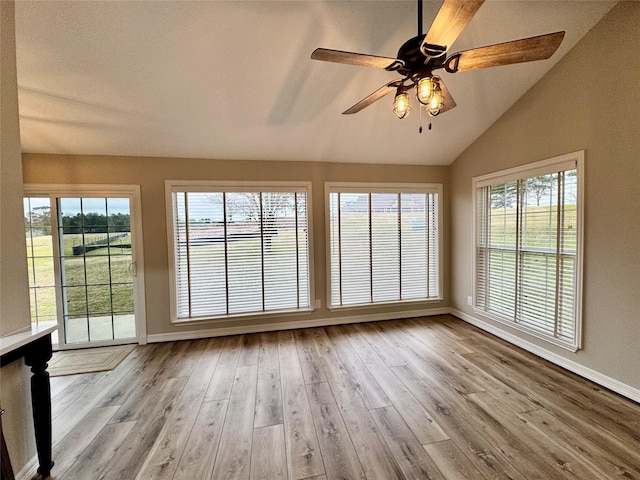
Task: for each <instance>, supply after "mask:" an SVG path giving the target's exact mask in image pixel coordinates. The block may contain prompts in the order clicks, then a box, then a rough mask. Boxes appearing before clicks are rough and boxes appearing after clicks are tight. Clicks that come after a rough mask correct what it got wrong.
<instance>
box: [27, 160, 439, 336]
mask: <svg viewBox="0 0 640 480" xmlns="http://www.w3.org/2000/svg"><path fill="white" fill-rule="evenodd" d="M23 172H24V182H25V183H26V184H38V183H48V184H138V185H140V186H141V196H142V228H143V237H144V265H145V272H144V273H145V292H146V302H145V304H146V318H147V334H148V335H150V336H151V339H153V335H162V334H181V333H184V332H193V331H196V330H207V329H225V328H227V327H242V326H259V325H263V324H268V323H279V324H281V323H286V322H298V321H303V322H304V321H308V320H311V321H313V320H322V319H332V318H333V319H336V318H339V319H343V321H351V320H355V319H357V317H364V318H367V316H370V315H377V316H378V317H376V318H383V317H393V316H394V315H396V316H402V315H406V312H422V313H424V312H426V311H428V310H432V309H442V308H446V307H448V306H449V303H448V298H449V295H448V278H449V275H448V272H449V269H448V254H447V251H446V248H447V247H446V246H447V245H448V243H449V236H448V228H449V227H448V221H447V219H448V218H449V203H448V184H447V182H448V174H447V172H448V168H447V167H436V166H434V167H430V166H419V165H377V164H338V163H330V162H326V163H325V162H322V163H319V162H277V161H248V160H242V161H240V160H233V161H232V160H210V159H175V158H146V157H143V158H137V157H101V156H95V157H94V156H66V155H44V154H29V153H24V154H23ZM165 180H195V181H204V180H212V181H240V182H242V181H244V182H299V181H302V182H311V184H312V196H311V202H310V206H311V215H312V217H311V218H310V219H309V222H310V224H311V228H312V248H313V264H312V270H313V280H314V284H315V295H314V296H313V298H312V299H311V300H312V305H313V304H314V303H315V299H320V300H321V303H322V306H321V307H320V308H317V309H315V310H314V311H313V312H312V313H295V314H286V315H279V316H278V315H276V316H273V315H270V316H262V317H261V316H255V317H251V318H236V319H234V320H231V321H227V320H225V321H217V322H215V323H211V322H202V323H189V324H182V325H175V324H173V323H172V322H171V319H170V302H169V298H170V285H169V281H170V278H169V270H168V269H169V255H168V251H167V248H168V247H167V245H168V239H167V228H170V226H168V225H167V215H166V203H165ZM325 182H358V183H361V182H371V183H400V184H404V183H406V184H415V183H436V184H442V185H443V189H444V191H443V195H442V197H443V199H442V200H443V205H442V206H443V212H442V218H443V220H444V221H443V224H442V236H443V238H442V245H443V246H444V252H443V254H442V258H443V266H442V270H441V271H442V276H443V279H444V285H443V292H442V298H443V299H444V300H442V301H430V302H422V303H421V302H415V303H408V304H397V303H395V304H388V305H379V306H375V307H358V308H349V309H347V310H342V311H338V310H333V311H331V310H329V309H327V292H326V284H327V269H326V265H327V258H326V236H325V233H326V232H325V197H324V195H325V185H324V184H325ZM402 312H405V313H402ZM418 314H419V313H418ZM337 321H339V320H337ZM161 338H163V337H156V339H161ZM165 338H166V337H165Z"/></svg>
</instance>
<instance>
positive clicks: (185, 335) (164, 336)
mask: <svg viewBox="0 0 640 480" xmlns="http://www.w3.org/2000/svg"><path fill="white" fill-rule="evenodd" d="M448 313H450V310H449V308H447V307H442V308H430V309H424V310H410V311H404V312H392V313H373V314H369V315H353V316H347V317H334V318H319V319H315V320H300V321H294V322H275V323H264V324H260V325H244V326H237V327H223V328H210V329H206V330H189V331H187V332H178V333H156V334H151V335H147V341H148V342H149V343H155V342H174V341H177V340H195V339H198V338H209V337H222V336H225V335H240V334H245V333H258V332H272V331H276V330H292V329H296V328H313V327H328V326H331V325H343V324H345V323H362V322H377V321H381V320H398V319H401V318H415V317H427V316H431V315H446V314H448Z"/></svg>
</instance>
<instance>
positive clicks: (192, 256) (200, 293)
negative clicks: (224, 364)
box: [171, 185, 310, 321]
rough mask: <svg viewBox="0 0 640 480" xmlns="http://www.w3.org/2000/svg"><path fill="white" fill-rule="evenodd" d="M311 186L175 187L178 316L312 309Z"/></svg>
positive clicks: (176, 313)
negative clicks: (309, 227)
mask: <svg viewBox="0 0 640 480" xmlns="http://www.w3.org/2000/svg"><path fill="white" fill-rule="evenodd" d="M307 193H308V192H307V188H306V187H300V188H296V187H280V188H278V187H269V188H267V187H254V188H246V187H233V186H217V187H216V186H202V185H200V186H197V187H193V188H189V187H188V186H186V187H185V186H174V187H172V192H171V203H172V212H173V219H172V223H173V228H172V239H171V240H172V243H173V257H174V258H173V264H174V271H175V275H174V277H175V278H174V282H175V315H176V320H178V321H180V320H190V319H204V318H216V317H231V316H237V315H251V314H262V313H269V312H286V311H299V310H309V308H310V300H309V299H310V284H309V237H308V214H307V198H308V196H307Z"/></svg>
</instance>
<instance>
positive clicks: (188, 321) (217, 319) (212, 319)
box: [171, 308, 314, 326]
mask: <svg viewBox="0 0 640 480" xmlns="http://www.w3.org/2000/svg"><path fill="white" fill-rule="evenodd" d="M313 312H314V309H313V308H307V309H301V310H279V311H270V312H263V313H256V312H251V313H238V314H235V315H225V316H203V317H192V318H184V319H180V318H178V319H176V318H172V319H171V323H172V324H173V325H176V326H182V325H184V326H189V325H200V324H203V323H224V322H233V321H237V320H257V319H264V318H273V317H294V316H297V315H310V314H311V313H313Z"/></svg>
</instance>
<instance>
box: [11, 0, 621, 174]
mask: <svg viewBox="0 0 640 480" xmlns="http://www.w3.org/2000/svg"><path fill="white" fill-rule="evenodd" d="M440 3H441V2H440V1H433V2H432V1H425V5H424V24H425V31H426V30H427V29H428V26H429V25H430V24H431V21H432V19H433V18H434V17H435V15H436V12H437V10H438V8H439V6H440ZM614 3H615V2H600V1H591V0H582V1H564V0H546V1H496V0H493V1H492V0H489V1H487V2H486V3H485V4H484V5H483V6H482V8H481V9H480V11H479V12H478V13H477V15H476V16H475V17H474V18H473V20H472V21H471V22H470V24H469V25H468V26H467V28H466V29H465V30H464V32H463V33H462V35H461V36H460V37H459V38H458V40H457V41H456V43H455V44H454V45H453V47H452V49H451V50H450V52H454V51H459V50H465V49H469V48H474V47H480V46H484V45H490V44H494V43H500V42H504V41H508V40H514V39H518V38H522V37H530V36H534V35H540V34H544V33H550V32H555V31H558V30H565V31H566V32H567V33H566V36H565V39H564V41H563V43H562V45H561V46H560V49H559V50H558V51H557V52H556V54H555V55H554V56H553V57H551V59H549V60H545V61H540V62H533V63H528V64H520V65H512V66H506V67H499V68H493V69H486V70H477V71H471V72H460V73H457V74H454V75H451V74H447V73H443V74H442V77H443V80H444V81H445V82H446V84H447V86H448V88H449V90H450V92H451V93H452V95H453V97H454V99H455V100H456V102H457V104H458V106H457V107H456V108H455V109H453V110H451V111H449V112H446V113H444V114H442V115H441V116H439V117H437V118H435V119H433V120H432V124H433V128H432V130H427V128H426V126H427V125H428V123H429V118H427V116H426V115H423V122H424V125H425V129H424V132H423V133H422V134H418V125H419V120H420V119H419V111H418V109H417V107H416V108H414V111H413V112H412V114H411V115H410V116H409V117H407V118H406V119H404V120H398V119H397V118H396V117H395V116H394V114H393V113H392V109H391V104H392V101H393V96H392V95H389V96H388V97H385V98H384V99H382V100H381V101H379V102H377V103H376V104H374V105H372V106H370V107H368V108H366V109H365V110H363V111H361V112H360V113H358V114H356V115H347V116H343V115H341V112H342V111H344V110H346V109H347V108H348V107H350V106H351V105H353V104H354V103H356V102H357V101H358V100H360V99H361V98H363V97H365V96H366V95H368V94H369V93H371V92H373V91H374V90H376V89H377V88H378V87H380V86H381V85H383V84H385V83H387V82H388V81H390V80H392V79H394V78H396V77H397V74H394V73H390V72H386V71H384V70H375V69H368V68H362V67H353V66H348V65H339V64H331V63H325V62H317V61H312V60H310V58H309V56H310V54H311V52H312V51H313V50H314V49H315V48H316V47H325V48H332V49H338V50H347V51H353V52H362V53H370V54H376V55H382V56H390V57H395V56H396V53H397V50H398V48H399V46H400V45H401V44H402V43H404V41H406V40H407V39H409V38H410V37H413V36H415V35H416V34H417V19H416V2H415V1H409V2H406V1H325V0H322V1H284V2H277V1H199V2H178V1H152V2H151V1H118V2H116V1H105V2H93V1H75V2H64V1H44V2H33V1H28V2H27V1H18V2H16V43H17V63H18V88H19V90H18V92H19V103H20V128H21V138H22V147H23V151H25V152H39V153H64V154H67V153H69V154H96V155H135V156H162V157H195V158H219V159H255V160H303V161H333V162H370V163H395V164H426V165H447V164H450V163H451V162H452V161H453V160H455V159H456V157H457V156H458V155H459V154H460V153H462V151H464V150H465V149H466V148H467V147H468V146H469V145H470V144H471V143H472V142H473V141H474V140H475V139H476V138H477V137H478V136H479V135H480V134H482V133H483V132H484V131H485V130H486V129H487V128H488V127H489V126H490V125H491V124H492V123H493V122H495V121H496V120H497V119H498V118H499V117H500V116H501V115H502V114H503V113H504V112H505V111H506V110H507V109H508V108H509V107H510V106H511V105H513V103H514V102H515V101H516V100H517V99H518V98H519V97H521V96H522V94H523V93H524V92H526V91H527V90H529V89H530V88H531V87H532V86H533V85H534V84H535V83H536V82H537V81H538V80H539V79H540V78H541V77H542V76H543V75H544V74H545V73H546V72H547V71H548V70H549V69H550V68H551V67H552V66H553V65H554V64H555V63H556V62H557V61H558V60H559V59H560V58H561V57H562V56H563V55H564V54H565V53H567V51H568V50H569V49H570V48H571V47H573V46H574V45H575V43H576V42H577V41H578V40H579V39H580V38H581V37H582V36H584V34H585V33H586V32H587V31H588V30H589V29H590V28H591V27H592V26H593V25H595V24H596V23H597V22H598V21H599V20H600V19H601V18H602V17H603V16H604V14H606V12H607V11H608V10H609V9H610V8H611V7H612V6H613V4H614ZM414 103H415V102H414Z"/></svg>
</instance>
